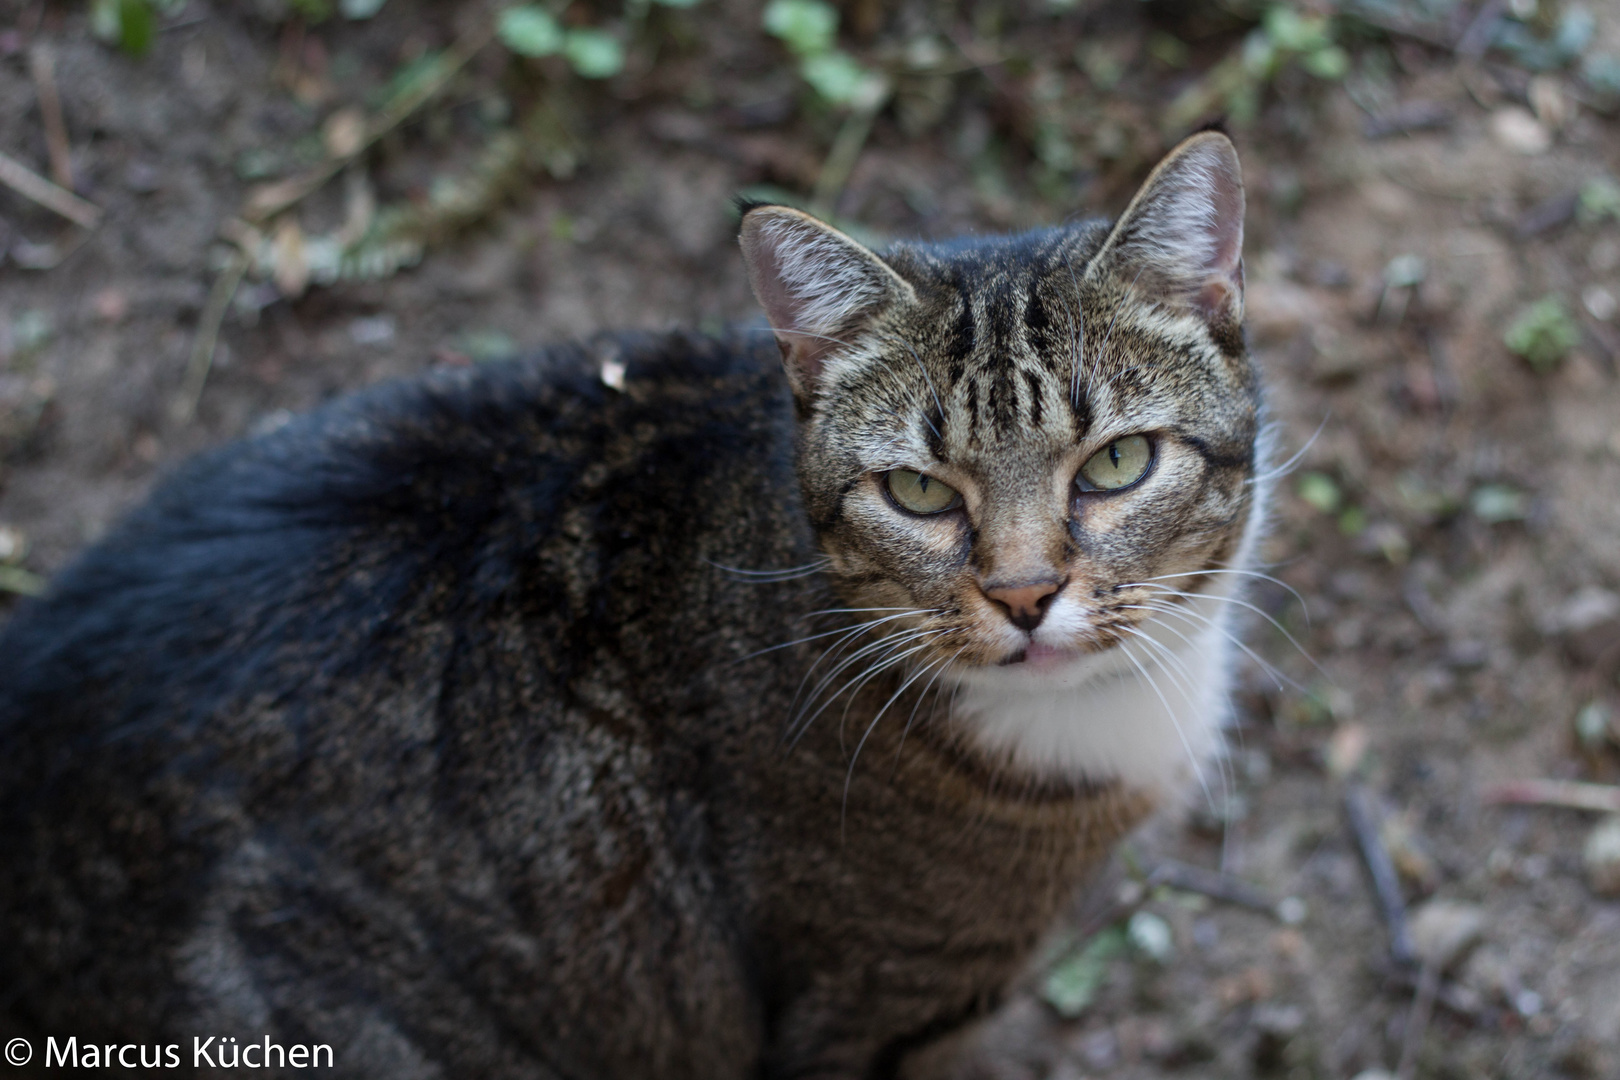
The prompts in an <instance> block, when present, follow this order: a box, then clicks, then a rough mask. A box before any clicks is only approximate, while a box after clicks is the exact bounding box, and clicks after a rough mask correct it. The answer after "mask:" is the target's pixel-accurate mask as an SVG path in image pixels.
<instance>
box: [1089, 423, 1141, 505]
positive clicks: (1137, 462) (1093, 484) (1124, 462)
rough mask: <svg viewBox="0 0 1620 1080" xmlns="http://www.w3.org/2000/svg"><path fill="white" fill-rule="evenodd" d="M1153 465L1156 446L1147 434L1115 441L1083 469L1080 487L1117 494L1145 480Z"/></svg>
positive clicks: (1094, 456) (1095, 455) (1092, 456)
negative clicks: (1122, 489)
mask: <svg viewBox="0 0 1620 1080" xmlns="http://www.w3.org/2000/svg"><path fill="white" fill-rule="evenodd" d="M1152 463H1153V444H1152V443H1150V442H1148V439H1147V436H1146V435H1127V436H1125V437H1124V438H1123V439H1115V440H1114V441H1113V442H1111V443H1109V444H1108V445H1107V446H1105V447H1103V448H1102V449H1101V450H1099V451H1097V452H1096V453H1095V454H1092V455H1091V457H1090V458H1089V459H1088V460H1087V461H1086V463H1085V464H1084V465H1082V466H1080V486H1081V488H1082V489H1083V490H1087V491H1118V490H1119V489H1120V488H1124V487H1130V486H1131V485H1132V484H1134V483H1136V482H1137V481H1138V480H1140V479H1142V476H1143V474H1144V473H1146V472H1147V470H1148V466H1149V465H1151V464H1152Z"/></svg>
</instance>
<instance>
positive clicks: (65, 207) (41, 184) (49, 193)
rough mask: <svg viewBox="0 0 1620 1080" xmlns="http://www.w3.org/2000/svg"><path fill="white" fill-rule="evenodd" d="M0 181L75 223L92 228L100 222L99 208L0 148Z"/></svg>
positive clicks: (26, 197) (24, 196)
mask: <svg viewBox="0 0 1620 1080" xmlns="http://www.w3.org/2000/svg"><path fill="white" fill-rule="evenodd" d="M0 184H4V185H6V187H8V188H10V189H11V190H12V191H15V192H16V193H17V194H19V195H21V196H22V197H23V198H25V199H29V200H31V201H33V202H36V203H38V204H39V205H41V206H43V207H44V208H45V209H47V210H53V211H55V212H56V213H58V214H61V215H62V216H63V217H65V218H67V219H68V220H69V221H71V222H73V223H74V224H75V225H80V226H83V227H84V228H86V229H93V228H95V227H96V226H97V225H99V224H100V223H101V207H99V206H97V205H96V204H95V203H93V202H86V201H85V200H84V199H81V198H79V197H78V196H77V195H75V194H73V192H71V191H66V190H64V189H62V188H60V187H57V186H56V185H55V184H53V183H51V182H50V181H49V180H47V179H45V178H44V177H43V176H41V175H39V173H37V172H35V171H34V170H33V169H30V168H29V167H28V166H26V165H24V164H23V163H22V162H20V161H18V160H17V159H16V158H14V157H12V156H11V155H10V154H7V153H6V152H5V151H3V150H0Z"/></svg>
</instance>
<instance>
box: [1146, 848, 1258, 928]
mask: <svg viewBox="0 0 1620 1080" xmlns="http://www.w3.org/2000/svg"><path fill="white" fill-rule="evenodd" d="M1147 884H1148V886H1149V887H1150V888H1151V887H1153V886H1157V885H1164V886H1166V887H1168V888H1171V889H1177V890H1179V891H1181V892H1190V893H1197V894H1198V895H1200V896H1207V897H1209V898H1210V899H1211V900H1219V901H1221V902H1222V903H1226V904H1234V905H1236V906H1237V907H1242V908H1248V909H1249V910H1250V911H1262V912H1265V913H1266V914H1267V915H1276V914H1277V902H1276V901H1275V900H1273V899H1271V897H1269V896H1267V895H1266V894H1265V893H1263V892H1261V891H1260V890H1259V889H1257V888H1255V887H1254V886H1253V885H1250V884H1249V883H1248V882H1246V881H1243V880H1242V879H1241V878H1235V877H1233V876H1232V875H1231V874H1223V873H1221V872H1220V871H1218V870H1206V869H1205V868H1203V867H1202V866H1193V865H1192V864H1191V863H1184V862H1179V861H1177V860H1175V859H1161V860H1160V861H1159V862H1157V863H1155V864H1154V866H1153V869H1152V870H1151V871H1149V872H1148V876H1147Z"/></svg>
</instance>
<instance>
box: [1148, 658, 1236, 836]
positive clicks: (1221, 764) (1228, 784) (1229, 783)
mask: <svg viewBox="0 0 1620 1080" xmlns="http://www.w3.org/2000/svg"><path fill="white" fill-rule="evenodd" d="M1121 629H1123V630H1125V631H1126V632H1127V633H1129V634H1131V635H1132V636H1134V637H1137V638H1140V639H1141V640H1142V641H1144V642H1146V643H1147V644H1149V645H1151V646H1153V647H1154V648H1155V649H1156V650H1158V652H1159V654H1160V655H1161V656H1162V657H1166V658H1169V659H1172V660H1175V661H1176V662H1177V665H1178V666H1180V667H1181V668H1182V670H1183V671H1185V670H1186V667H1185V665H1182V664H1181V658H1180V657H1178V656H1176V654H1175V650H1173V649H1171V648H1170V647H1169V646H1168V645H1166V644H1165V643H1164V642H1162V641H1157V640H1155V639H1154V637H1153V635H1151V634H1149V633H1147V632H1145V631H1143V630H1139V629H1137V628H1136V627H1132V626H1126V627H1121ZM1156 666H1157V667H1158V668H1159V670H1161V671H1163V672H1164V673H1165V674H1166V675H1169V676H1170V677H1171V678H1172V679H1174V678H1175V673H1174V672H1173V671H1172V670H1171V669H1170V668H1168V667H1166V666H1165V664H1164V661H1163V660H1160V661H1158V662H1157V664H1156ZM1143 674H1144V675H1146V674H1147V673H1146V672H1145V671H1144V672H1143ZM1188 678H1189V679H1190V678H1191V676H1190V675H1189V676H1188ZM1177 688H1178V689H1179V690H1180V691H1181V696H1182V699H1183V700H1185V701H1186V702H1187V705H1188V706H1189V707H1190V708H1191V709H1192V710H1193V711H1194V712H1197V711H1198V707H1199V705H1200V704H1201V703H1200V702H1199V701H1198V700H1197V699H1196V698H1194V697H1193V695H1192V694H1191V693H1190V691H1189V687H1188V685H1187V684H1181V685H1179V686H1178V687H1177ZM1166 707H1167V708H1168V706H1166ZM1171 720H1172V722H1175V717H1173V716H1172V717H1171ZM1176 727H1177V733H1178V734H1180V723H1179V722H1176ZM1186 742H1187V740H1186V737H1185V736H1182V745H1183V746H1184V747H1185V746H1186ZM1187 756H1188V757H1189V758H1192V760H1193V767H1194V769H1196V770H1199V772H1200V778H1199V784H1200V786H1201V787H1204V794H1205V796H1206V797H1208V796H1209V789H1208V787H1207V786H1206V785H1204V783H1203V778H1202V762H1200V761H1198V760H1197V759H1196V758H1194V757H1193V754H1192V750H1191V749H1190V748H1188V750H1187ZM1227 764H1228V763H1227V761H1226V760H1225V758H1224V757H1222V756H1219V755H1217V757H1216V770H1217V773H1218V775H1219V776H1220V781H1221V791H1222V794H1223V795H1225V796H1227V797H1228V798H1230V796H1231V792H1232V788H1233V778H1232V777H1231V776H1230V775H1229V774H1228V772H1227ZM1211 808H1212V809H1215V808H1216V807H1215V805H1214V804H1213V803H1212V804H1211Z"/></svg>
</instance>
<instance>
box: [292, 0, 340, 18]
mask: <svg viewBox="0 0 1620 1080" xmlns="http://www.w3.org/2000/svg"><path fill="white" fill-rule="evenodd" d="M288 2H289V3H291V4H292V8H293V10H294V11H296V12H298V14H300V15H302V16H303V17H304V18H306V19H308V20H309V21H310V22H320V21H321V20H322V19H325V18H326V17H327V16H329V15H331V14H332V5H331V4H329V3H327V2H326V0H288Z"/></svg>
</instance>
